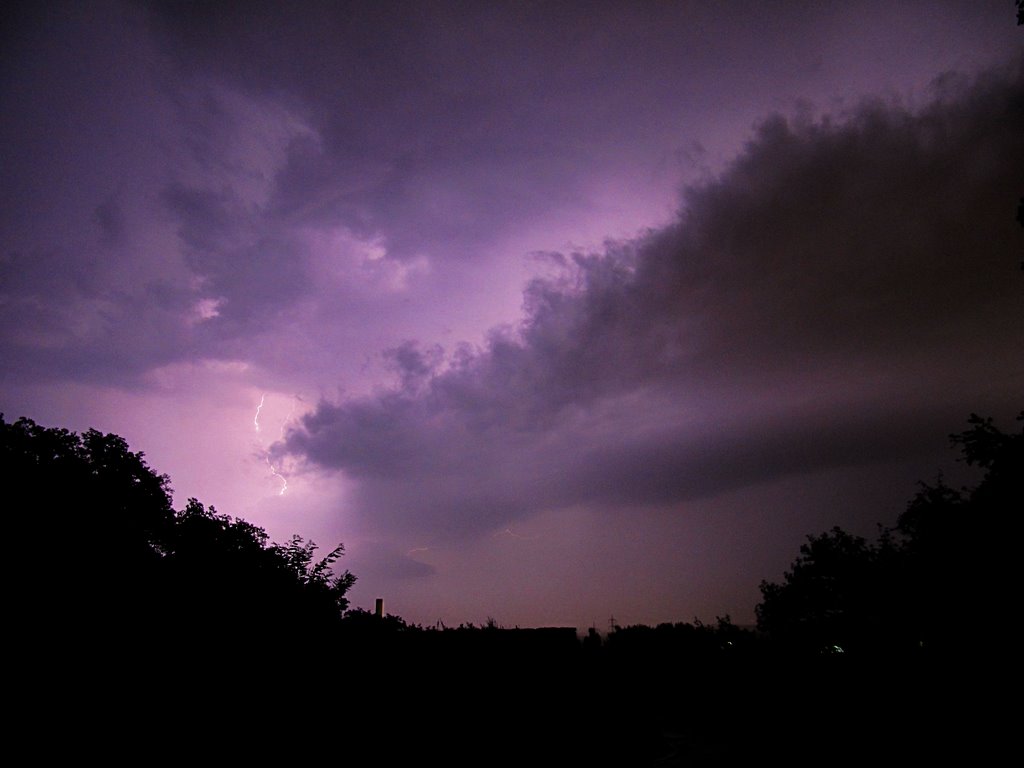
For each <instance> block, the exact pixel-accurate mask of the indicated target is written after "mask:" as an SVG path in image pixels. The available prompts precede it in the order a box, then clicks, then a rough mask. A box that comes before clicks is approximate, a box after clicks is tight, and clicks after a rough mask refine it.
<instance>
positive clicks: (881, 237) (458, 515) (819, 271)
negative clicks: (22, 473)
mask: <svg viewBox="0 0 1024 768" xmlns="http://www.w3.org/2000/svg"><path fill="white" fill-rule="evenodd" d="M1021 136H1024V71H1022V70H1021V69H1019V68H1018V69H1016V70H1011V71H1009V72H1008V73H1007V72H1004V73H1001V74H988V75H986V76H983V77H980V78H979V79H977V80H975V81H971V82H966V81H963V80H960V79H957V78H952V77H950V78H945V79H943V80H940V81H938V82H937V83H936V85H935V97H934V100H933V101H932V102H931V103H930V104H929V105H928V106H926V107H924V108H920V109H915V110H911V109H909V108H905V107H903V106H901V105H899V104H895V103H891V102H882V101H878V102H874V103H867V104H864V105H862V106H860V107H859V108H857V109H856V110H854V111H852V112H850V113H848V114H844V115H841V116H836V117H832V118H824V119H816V120H812V119H806V120H804V119H799V118H793V119H787V118H785V117H781V116H776V117H772V118H770V119H768V120H767V121H765V122H763V123H762V124H761V125H760V127H759V128H758V129H757V131H756V133H755V134H754V136H753V137H752V138H751V139H750V141H749V143H748V144H747V146H746V147H745V150H744V151H743V152H742V153H741V154H740V156H739V157H738V158H737V159H736V160H735V161H734V162H733V163H732V164H731V165H730V166H729V167H728V169H727V170H726V171H725V172H724V173H722V174H721V175H720V176H718V177H717V178H716V179H714V180H711V181H708V182H707V183H705V184H703V185H700V186H695V187H690V188H688V189H687V190H685V192H684V194H683V196H682V198H681V205H680V212H679V215H678V219H677V221H676V222H675V223H674V224H673V225H672V226H670V227H668V228H665V229H663V230H659V231H653V232H650V233H649V234H647V235H646V236H645V237H642V238H640V239H638V240H635V241H632V242H624V243H610V244H608V246H607V248H606V249H605V250H604V251H603V252H601V253H574V254H568V255H565V254H551V255H550V261H551V263H552V264H553V265H555V267H556V269H555V270H554V272H553V274H552V276H549V277H548V278H545V279H538V280H535V281H534V282H533V283H531V284H530V285H529V287H528V288H527V290H526V292H525V295H524V308H525V319H524V320H523V322H522V323H521V325H520V327H518V328H514V329H498V330H495V331H494V332H493V333H492V334H491V336H490V338H489V341H488V343H487V344H486V345H484V346H483V347H481V348H468V347H463V348H457V349H455V350H453V351H450V352H449V353H447V354H446V353H444V352H443V351H441V350H439V349H437V348H423V347H421V346H419V345H417V344H416V343H415V342H412V341H410V342H409V343H407V344H405V345H403V346H401V347H399V348H397V349H395V350H393V351H392V352H391V353H390V361H391V362H392V364H393V366H394V368H395V371H396V379H397V383H396V384H395V386H394V387H393V388H391V389H388V390H386V391H380V392H378V393H376V394H374V395H372V396H364V397H358V398H353V399H346V400H341V401H339V402H330V401H326V400H325V401H323V402H321V403H320V404H319V406H318V407H317V409H316V411H315V412H313V413H311V414H310V415H308V416H307V417H306V418H305V419H304V420H303V422H302V424H301V426H300V427H299V428H296V429H294V430H292V431H291V432H290V433H289V434H288V435H287V437H286V439H285V440H284V441H283V442H282V443H279V444H278V445H277V446H276V451H277V452H278V453H279V454H285V453H287V454H291V455H293V456H298V457H300V458H302V459H304V460H307V461H308V462H309V463H311V464H312V465H314V466H316V467H320V468H323V469H326V470H338V471H341V472H343V473H344V474H345V475H346V476H348V477H349V478H350V479H351V480H353V481H354V482H355V483H356V488H357V490H356V495H355V499H354V503H355V508H356V511H357V512H358V514H359V515H360V518H361V519H362V520H363V521H364V523H365V524H366V525H367V526H368V527H369V528H371V529H377V530H381V531H387V530H397V529H401V530H406V531H413V532H415V531H430V532H431V533H432V534H433V535H434V536H435V537H436V536H448V537H452V538H458V537H461V536H465V535H475V534H480V533H483V532H485V531H493V530H497V529H501V528H503V527H505V526H507V525H509V524H510V523H511V522H512V521H514V520H516V519H518V518H521V517H523V516H526V515H530V514H533V513H537V512H540V511H543V510H550V509H556V508H563V507H569V506H573V505H580V504H587V505H590V506H592V507H602V506H605V505H608V506H610V505H612V504H615V505H627V506H628V505H632V504H647V503H652V502H657V503H668V502H680V501H685V500H687V499H693V498H698V497H703V496H707V495H710V494H715V493H718V492H722V491H725V490H729V489H733V488H738V487H743V486H746V485H750V484H752V483H757V482H761V481H767V480H771V479H776V478H781V477H784V476H788V475H792V474H796V473H807V472H814V471H817V470H821V469H826V468H830V467H839V466H852V465H858V464H865V463H871V462H877V461H887V460H891V459H895V458H899V457H905V456H910V455H915V454H916V453H918V452H920V451H921V450H928V449H934V448H935V447H936V445H937V443H941V442H942V441H943V439H944V436H945V434H946V433H947V432H949V431H950V429H951V428H952V427H955V426H956V425H958V424H960V423H961V422H962V421H963V419H964V417H965V416H966V414H967V413H968V412H969V411H972V410H977V411H986V410H987V411H988V412H992V413H995V414H998V415H1004V414H1010V413H1012V412H1013V409H1014V408H1017V407H1019V405H1020V404H1019V402H1016V401H1019V398H1020V395H1021V382H1024V354H1022V351H1024V324H1022V323H1024V276H1022V274H1021V272H1020V268H1019V261H1020V258H1021V252H1022V233H1021V230H1020V227H1019V225H1018V224H1017V223H1016V222H1015V220H1014V212H1015V209H1016V205H1017V201H1018V199H1019V197H1020V195H1021V194H1022V193H1024V186H1022V185H1024V142H1021V140H1020V137H1021Z"/></svg>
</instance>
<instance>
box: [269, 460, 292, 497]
mask: <svg viewBox="0 0 1024 768" xmlns="http://www.w3.org/2000/svg"><path fill="white" fill-rule="evenodd" d="M267 466H268V467H270V474H272V475H273V476H274V477H276V478H279V479H280V480H281V490H280V491H278V492H277V495H278V496H284V492H285V491H287V490H288V478H287V477H285V476H284V475H282V474H281V473H280V472H278V471H277V470H276V469H275V468H274V465H273V464H272V463H271V461H270V457H269V456H267Z"/></svg>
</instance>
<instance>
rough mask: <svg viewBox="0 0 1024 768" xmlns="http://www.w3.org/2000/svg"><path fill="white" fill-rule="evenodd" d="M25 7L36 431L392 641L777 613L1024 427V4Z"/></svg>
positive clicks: (988, 0) (21, 273)
mask: <svg viewBox="0 0 1024 768" xmlns="http://www.w3.org/2000/svg"><path fill="white" fill-rule="evenodd" d="M2 13H3V15H4V18H3V22H2V23H0V30H2V31H0V178H2V180H3V181H2V183H0V411H2V412H3V413H4V415H5V418H6V419H8V420H11V419H14V418H17V417H18V416H23V415H24V416H29V417H31V418H33V419H35V420H36V421H38V422H39V423H41V424H44V425H46V426H62V427H68V428H71V429H75V430H79V431H80V430H84V429H87V428H90V427H94V428H97V429H100V430H103V431H107V432H115V433H117V434H120V435H122V436H123V437H125V438H126V439H127V440H128V441H129V444H130V445H131V447H132V448H133V450H140V451H143V452H145V454H146V456H147V459H148V461H149V463H150V465H151V466H152V467H154V468H155V469H156V470H157V471H159V472H161V473H167V474H169V475H170V476H171V480H172V485H173V488H174V492H175V503H176V505H177V506H178V507H181V506H183V505H184V503H185V502H186V501H187V499H188V498H189V497H197V498H199V499H200V500H201V501H203V502H204V503H206V504H213V505H215V506H216V507H217V509H218V510H219V511H220V512H224V513H228V514H230V515H233V516H237V517H242V518H245V519H248V520H250V521H251V522H254V523H256V524H258V525H261V526H263V527H265V528H266V529H267V531H268V533H270V535H271V538H273V539H276V540H278V541H283V540H286V539H287V538H288V537H289V536H290V535H291V534H292V533H299V534H301V535H303V536H305V537H307V538H312V539H314V540H315V541H316V542H317V543H319V544H321V545H322V547H323V550H324V551H325V552H326V551H327V550H329V549H330V548H331V547H333V546H334V545H335V544H336V543H338V542H344V544H345V546H346V549H347V555H346V557H345V559H344V564H345V566H346V567H348V568H349V569H350V570H352V571H353V572H354V573H355V574H356V576H357V577H358V579H359V581H358V582H357V584H356V587H355V588H354V590H353V593H352V595H353V597H354V601H355V604H357V605H361V606H362V607H367V608H370V607H372V605H373V600H374V598H376V597H383V598H384V600H385V607H386V609H387V610H388V611H389V612H392V613H396V614H398V615H401V616H403V617H404V618H406V619H407V620H409V621H414V622H418V623H424V624H433V623H434V622H435V621H438V620H442V621H444V622H445V623H446V624H458V623H459V622H462V621H473V622H482V621H484V620H485V619H486V618H488V617H493V618H494V619H496V620H497V621H498V622H499V623H501V624H505V625H507V626H512V625H516V624H518V625H521V626H537V625H550V624H559V625H569V626H577V627H579V628H580V629H584V628H586V627H588V626H591V625H596V626H598V627H599V628H600V629H605V628H606V627H607V626H608V620H609V618H610V617H611V616H614V617H615V619H616V620H617V621H618V622H620V623H637V622H643V623H649V624H652V623H657V622H661V621H689V620H692V619H693V618H694V617H700V618H702V619H704V620H707V621H711V620H713V619H714V617H715V616H721V615H725V614H729V615H730V616H731V617H732V618H733V620H735V621H737V622H739V623H748V622H752V621H753V613H754V606H755V604H756V603H757V601H758V599H759V592H758V583H759V582H760V580H761V579H763V578H767V579H775V580H777V579H779V578H780V577H781V575H782V572H783V570H784V569H785V568H786V567H787V566H788V565H789V563H790V562H791V561H792V560H793V558H794V557H795V556H796V554H797V550H798V548H799V545H800V544H801V543H802V541H803V540H804V537H805V536H806V535H807V534H809V533H819V532H821V531H824V530H827V529H828V528H830V527H832V526H834V525H841V526H843V527H845V528H847V529H849V530H852V531H853V532H855V533H860V534H863V535H873V534H874V532H875V525H876V523H884V524H892V523H894V522H895V518H896V515H898V514H899V512H900V511H901V510H902V508H903V506H904V505H905V503H906V501H907V500H908V499H909V498H910V496H911V495H912V494H913V493H914V491H915V487H916V486H915V482H916V481H917V480H919V479H920V480H932V479H934V477H935V475H936V473H937V472H938V471H939V470H940V469H944V470H945V471H946V472H947V474H948V475H950V476H952V477H956V478H960V477H961V476H963V477H964V478H965V479H966V478H967V477H969V476H967V475H964V474H963V473H964V468H963V467H962V465H958V464H957V463H956V462H955V458H956V457H955V454H954V453H953V452H952V451H951V450H950V448H949V445H948V440H947V435H948V434H949V433H950V432H953V431H957V430H959V429H961V428H964V427H965V426H966V419H967V416H968V415H969V414H970V413H971V412H972V411H976V412H979V413H982V414H984V415H991V416H994V417H996V418H997V419H998V420H999V421H1000V422H1001V423H1002V424H1003V426H1004V427H1007V428H1008V427H1009V426H1010V424H1011V423H1012V418H1013V416H1014V415H1015V414H1016V413H1017V412H1018V411H1019V410H1020V409H1021V408H1024V272H1022V271H1021V267H1020V263H1021V260H1022V259H1024V229H1021V227H1020V226H1019V224H1018V223H1017V222H1016V221H1015V215H1016V207H1017V203H1018V200H1019V199H1020V197H1021V196H1022V195H1024V140H1022V138H1024V27H1017V26H1016V25H1015V11H1014V4H1013V3H1012V2H1011V1H1010V0H969V1H965V2H941V1H938V0H927V1H926V2H924V1H923V2H905V3H886V2H842V3H839V2H836V3H828V2H825V3H822V2H791V3H778V4H775V3H763V2H753V1H752V2H683V1H680V2H650V3H644V2H637V3H579V4H573V3H564V2H560V3H528V2H515V3H512V2H509V3H492V2H468V3H395V4H391V3H379V2H372V3H371V2H366V3H347V4H346V3H334V2H332V3H318V2H303V3H298V4H295V3H270V2H268V3H255V2H244V3H243V2H239V3H226V2H225V3H181V2H166V3H147V2H115V1H113V0H112V1H111V2H90V3H70V2H69V3H28V4H25V7H22V8H15V7H8V9H7V10H5V11H3V12H2Z"/></svg>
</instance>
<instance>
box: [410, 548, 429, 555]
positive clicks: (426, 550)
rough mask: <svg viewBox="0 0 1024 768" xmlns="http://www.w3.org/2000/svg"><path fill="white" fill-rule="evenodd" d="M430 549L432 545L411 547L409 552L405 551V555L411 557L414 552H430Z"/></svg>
mask: <svg viewBox="0 0 1024 768" xmlns="http://www.w3.org/2000/svg"><path fill="white" fill-rule="evenodd" d="M429 551H430V547H413V548H412V549H410V550H409V551H408V552H406V553H405V556H406V557H409V556H410V555H411V554H412V553H413V552H429Z"/></svg>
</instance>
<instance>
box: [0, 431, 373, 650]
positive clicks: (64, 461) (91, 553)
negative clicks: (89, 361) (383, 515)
mask: <svg viewBox="0 0 1024 768" xmlns="http://www.w3.org/2000/svg"><path fill="white" fill-rule="evenodd" d="M0 472H2V481H3V486H4V487H5V488H7V489H8V490H9V492H11V493H12V496H14V497H15V498H16V499H17V500H16V501H15V502H14V503H13V504H11V505H10V508H9V513H8V520H7V522H8V525H9V526H10V528H9V530H10V533H9V536H10V538H9V542H10V544H9V546H8V557H7V563H8V569H9V577H10V580H11V583H12V585H13V587H14V588H13V590H12V591H13V593H14V598H13V600H12V601H11V602H10V603H9V605H8V608H9V612H10V614H11V615H9V616H8V623H9V625H13V626H14V630H13V633H12V634H13V636H14V638H15V639H18V638H22V639H25V640H29V639H36V638H40V637H44V638H49V639H67V638H75V639H78V640H82V641H87V640H89V639H98V638H103V639H106V640H119V641H124V642H127V641H130V640H133V639H139V638H143V637H144V638H163V639H166V640H172V639H173V640H181V641H191V640H196V639H198V638H203V639H206V640H223V641H231V640H235V639H242V638H245V639H250V640H252V639H257V640H259V639H269V638H270V637H275V638H282V639H288V638H298V637H302V636H306V635H309V634H310V633H313V632H319V633H321V634H323V633H324V632H327V631H329V630H332V629H336V628H337V627H338V626H340V620H341V617H342V614H343V612H344V610H345V609H346V608H347V606H348V601H347V599H346V597H345V595H346V592H347V591H348V589H349V588H350V587H351V586H352V584H353V583H354V581H355V577H354V576H353V575H352V574H350V573H349V572H348V571H345V572H343V573H342V574H340V575H337V576H336V575H334V573H333V571H332V566H333V565H334V564H335V562H336V561H337V560H338V558H340V557H341V555H342V554H343V553H344V548H343V547H342V546H340V545H339V546H338V547H336V548H335V549H334V550H332V551H331V552H330V553H329V554H328V555H327V556H326V557H324V558H321V559H319V560H317V559H315V558H314V553H315V551H316V545H315V544H314V543H313V542H306V541H304V540H303V539H302V538H301V537H299V536H293V537H292V539H291V540H290V541H289V542H287V543H285V544H271V543H269V542H268V536H267V534H266V532H265V531H264V530H263V529H262V528H259V527H257V526H254V525H252V524H250V523H248V522H246V521H244V520H233V519H232V518H230V517H228V516H227V515H221V514H218V513H217V511H216V510H215V509H214V508H213V507H210V508H206V507H204V506H203V505H202V504H200V503H199V502H198V501H196V500H195V499H190V500H189V502H188V504H187V505H186V506H185V508H184V509H183V510H181V511H179V512H175V511H174V509H173V507H172V503H171V496H170V480H169V479H168V477H167V476H166V475H160V474H157V473H156V472H154V471H153V470H152V469H150V467H149V466H148V465H147V464H146V462H145V459H144V455H143V454H142V453H133V452H132V451H130V450H129V448H128V444H127V443H126V442H125V440H124V439H123V438H121V437H119V436H117V435H112V434H107V435H104V434H102V433H100V432H97V431H95V430H88V431H86V432H84V433H83V434H82V435H81V436H79V435H77V434H75V433H74V432H70V431H68V430H66V429H50V428H45V427H40V426H39V425H37V424H36V423H35V422H34V421H32V420H31V419H25V418H22V419H19V420H18V421H16V422H14V423H13V424H12V423H7V422H5V421H4V419H3V415H2V414H0Z"/></svg>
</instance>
